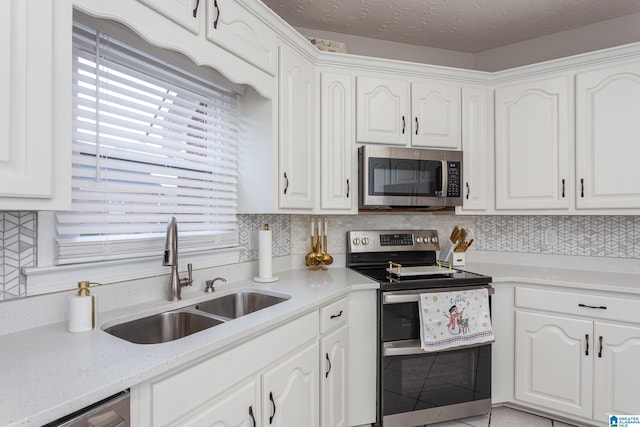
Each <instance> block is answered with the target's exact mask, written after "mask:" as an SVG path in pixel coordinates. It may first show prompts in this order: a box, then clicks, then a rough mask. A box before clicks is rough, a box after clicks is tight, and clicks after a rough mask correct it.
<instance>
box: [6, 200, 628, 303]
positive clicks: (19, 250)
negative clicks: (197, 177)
mask: <svg viewBox="0 0 640 427" xmlns="http://www.w3.org/2000/svg"><path fill="white" fill-rule="evenodd" d="M311 217H312V216H311V215H238V230H239V234H240V245H241V247H242V251H241V255H240V261H241V262H250V261H256V260H257V259H258V251H257V231H258V230H260V229H262V228H263V226H264V224H269V227H270V229H271V230H272V231H273V256H274V257H282V256H287V255H292V256H294V258H295V257H300V266H302V265H303V260H304V255H305V254H306V253H307V252H308V251H309V246H310V243H309V220H310V218H311ZM314 217H316V218H317V217H318V216H317V215H314ZM326 217H327V218H328V220H329V236H328V244H327V249H328V252H329V253H331V254H333V255H336V262H341V263H343V262H344V254H345V253H346V247H347V242H346V232H347V231H348V230H368V229H377V230H383V229H391V230H394V229H419V228H422V229H432V228H435V229H436V230H438V234H439V235H440V237H441V238H442V237H446V236H448V235H449V233H450V232H451V229H452V228H453V226H454V225H458V226H463V227H467V228H471V229H472V230H473V231H474V232H475V243H474V245H473V246H472V247H471V248H470V250H472V251H473V250H477V251H483V252H502V253H520V254H541V255H571V256H584V257H598V258H605V257H609V258H624V259H629V260H631V259H640V216H630V215H629V216H551V215H547V216H516V215H513V216H511V215H505V216H455V215H452V214H437V213H391V212H386V213H363V214H360V215H327V216H326ZM548 230H552V231H555V232H556V235H557V242H555V243H553V244H549V242H548V241H547V242H545V232H546V231H548ZM36 236H37V213H35V212H14V211H0V280H1V282H0V300H2V299H9V298H15V297H19V296H23V295H25V293H26V282H25V279H24V277H23V276H22V275H21V274H20V268H22V267H27V266H33V265H35V264H36V259H37V257H36V255H37V247H36V242H37V238H36ZM294 265H296V264H295V259H294Z"/></svg>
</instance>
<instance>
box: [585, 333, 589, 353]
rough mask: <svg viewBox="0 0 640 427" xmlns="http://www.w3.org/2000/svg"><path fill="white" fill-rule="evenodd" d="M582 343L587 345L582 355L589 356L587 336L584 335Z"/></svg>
mask: <svg viewBox="0 0 640 427" xmlns="http://www.w3.org/2000/svg"><path fill="white" fill-rule="evenodd" d="M584 341H585V342H586V343H587V348H586V349H585V351H584V355H585V356H588V355H589V334H586V335H585V336H584Z"/></svg>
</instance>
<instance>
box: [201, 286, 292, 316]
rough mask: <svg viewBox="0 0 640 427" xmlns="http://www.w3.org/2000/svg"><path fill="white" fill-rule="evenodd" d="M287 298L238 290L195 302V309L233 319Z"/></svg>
mask: <svg viewBox="0 0 640 427" xmlns="http://www.w3.org/2000/svg"><path fill="white" fill-rule="evenodd" d="M289 298H291V297H290V296H288V295H287V296H276V295H269V294H263V293H260V292H238V293H235V294H229V295H225V296H223V297H219V298H215V299H212V300H209V301H206V302H201V303H200V304H196V309H197V310H200V311H204V312H206V313H209V314H213V315H214V316H220V317H224V318H226V319H235V318H237V317H240V316H244V315H246V314H249V313H253V312H255V311H258V310H262V309H264V308H267V307H271V306H272V305H275V304H278V303H281V302H283V301H286V300H288V299H289Z"/></svg>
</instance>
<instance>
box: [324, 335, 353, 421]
mask: <svg viewBox="0 0 640 427" xmlns="http://www.w3.org/2000/svg"><path fill="white" fill-rule="evenodd" d="M348 341H349V329H348V328H347V326H343V327H341V328H339V329H337V330H335V331H333V332H331V333H330V334H328V335H327V336H325V337H323V338H322V340H321V343H320V355H321V356H320V357H321V362H322V363H324V367H325V368H324V369H325V370H324V372H321V373H320V375H321V378H320V395H321V397H320V420H321V425H322V427H346V426H347V362H348V360H347V352H348Z"/></svg>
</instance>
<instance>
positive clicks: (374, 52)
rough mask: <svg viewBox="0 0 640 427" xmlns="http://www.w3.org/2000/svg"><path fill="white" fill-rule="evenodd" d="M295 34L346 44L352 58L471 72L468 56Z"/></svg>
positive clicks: (330, 34)
mask: <svg viewBox="0 0 640 427" xmlns="http://www.w3.org/2000/svg"><path fill="white" fill-rule="evenodd" d="M296 30H298V31H299V32H300V33H301V34H302V35H305V36H310V37H317V38H321V39H327V40H332V41H337V42H344V43H346V44H347V52H348V53H350V54H353V55H361V56H372V57H375V58H387V59H396V60H399V61H409V62H417V63H422V64H432V65H442V66H447V67H456V68H465V69H473V67H474V56H473V54H471V53H465V52H457V51H454V50H447V49H436V48H432V47H424V46H416V45H411V44H406V43H397V42H390V41H386V40H377V39H372V38H369V37H360V36H354V35H351V34H342V33H335V32H331V31H321V30H312V29H308V28H296Z"/></svg>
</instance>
